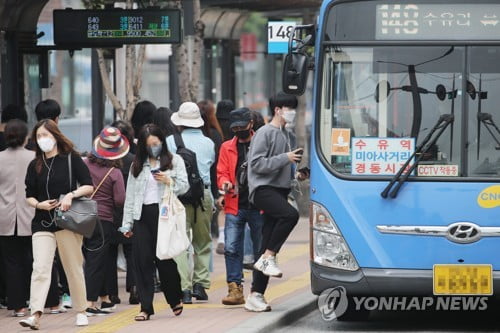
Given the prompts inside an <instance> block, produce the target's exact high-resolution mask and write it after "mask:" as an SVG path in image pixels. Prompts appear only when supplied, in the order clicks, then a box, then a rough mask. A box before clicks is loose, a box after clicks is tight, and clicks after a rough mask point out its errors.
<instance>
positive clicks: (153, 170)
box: [151, 169, 160, 175]
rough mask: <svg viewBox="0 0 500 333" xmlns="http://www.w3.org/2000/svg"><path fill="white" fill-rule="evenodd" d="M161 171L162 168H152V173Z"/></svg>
mask: <svg viewBox="0 0 500 333" xmlns="http://www.w3.org/2000/svg"><path fill="white" fill-rule="evenodd" d="M158 172H160V169H151V173H152V174H153V175H154V174H155V173H158Z"/></svg>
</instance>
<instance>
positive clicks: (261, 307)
mask: <svg viewBox="0 0 500 333" xmlns="http://www.w3.org/2000/svg"><path fill="white" fill-rule="evenodd" d="M245 309H246V310H248V311H252V312H267V311H271V306H269V304H267V302H266V299H265V298H264V295H262V294H261V293H258V292H255V291H254V292H252V293H250V295H248V297H247V300H246V302H245Z"/></svg>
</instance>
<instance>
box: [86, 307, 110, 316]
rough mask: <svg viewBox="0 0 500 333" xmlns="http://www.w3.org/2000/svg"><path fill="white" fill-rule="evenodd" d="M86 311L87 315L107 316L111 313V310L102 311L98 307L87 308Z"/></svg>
mask: <svg viewBox="0 0 500 333" xmlns="http://www.w3.org/2000/svg"><path fill="white" fill-rule="evenodd" d="M85 312H86V313H87V317H93V316H105V315H107V314H108V313H109V312H105V311H102V310H101V309H98V308H87V309H86V310H85Z"/></svg>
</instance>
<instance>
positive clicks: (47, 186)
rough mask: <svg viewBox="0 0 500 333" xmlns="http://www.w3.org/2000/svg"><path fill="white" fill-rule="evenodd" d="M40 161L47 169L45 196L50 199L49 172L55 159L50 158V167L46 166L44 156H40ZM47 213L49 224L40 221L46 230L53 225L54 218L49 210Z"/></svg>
mask: <svg viewBox="0 0 500 333" xmlns="http://www.w3.org/2000/svg"><path fill="white" fill-rule="evenodd" d="M42 159H43V164H45V166H46V167H47V169H48V171H47V181H46V182H45V192H46V194H47V199H50V193H49V179H50V171H51V170H52V165H53V164H54V160H55V159H56V158H55V157H53V158H52V161H50V166H49V165H48V164H47V161H46V160H45V154H42ZM48 212H49V216H50V223H48V222H47V221H45V220H42V221H41V223H42V225H43V226H44V227H45V228H48V227H50V226H51V225H52V223H54V218H55V217H53V216H52V214H51V213H50V210H49V211H48Z"/></svg>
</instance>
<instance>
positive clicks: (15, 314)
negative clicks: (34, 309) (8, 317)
mask: <svg viewBox="0 0 500 333" xmlns="http://www.w3.org/2000/svg"><path fill="white" fill-rule="evenodd" d="M24 316H26V310H25V309H19V310H14V311H12V317H24Z"/></svg>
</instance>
